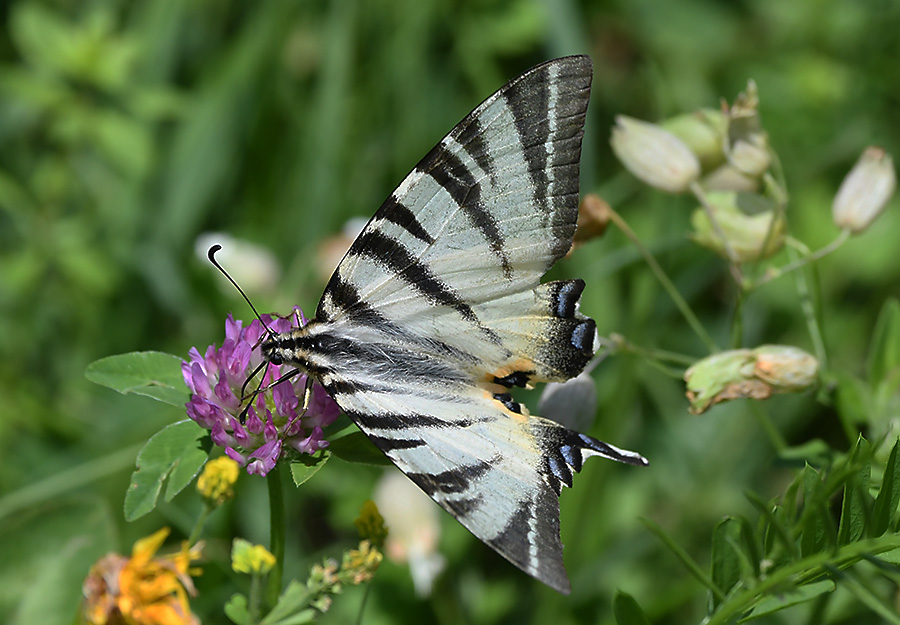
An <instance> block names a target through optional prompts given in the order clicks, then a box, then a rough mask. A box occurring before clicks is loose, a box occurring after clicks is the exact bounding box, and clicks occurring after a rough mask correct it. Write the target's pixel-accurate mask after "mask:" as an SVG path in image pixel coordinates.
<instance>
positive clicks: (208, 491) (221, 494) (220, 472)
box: [197, 456, 240, 506]
mask: <svg viewBox="0 0 900 625" xmlns="http://www.w3.org/2000/svg"><path fill="white" fill-rule="evenodd" d="M238 475H240V466H239V465H238V463H237V462H235V461H234V460H232V459H231V458H229V457H228V456H220V457H218V458H216V459H214V460H210V461H209V462H207V463H206V466H204V467H203V472H202V473H201V474H200V477H199V478H197V490H198V491H199V492H200V494H201V495H202V496H203V497H205V498H206V499H207V500H209V501H210V502H212V503H214V504H215V505H217V506H220V505H222V504H223V503H224V502H226V501H228V500H229V499H231V498H232V497H234V488H233V487H234V483H235V482H237V479H238Z"/></svg>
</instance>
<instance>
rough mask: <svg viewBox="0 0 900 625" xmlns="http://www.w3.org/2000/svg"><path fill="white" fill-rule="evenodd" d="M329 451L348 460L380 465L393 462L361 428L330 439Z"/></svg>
mask: <svg viewBox="0 0 900 625" xmlns="http://www.w3.org/2000/svg"><path fill="white" fill-rule="evenodd" d="M328 451H330V452H331V453H333V454H334V455H335V456H337V457H338V458H340V459H341V460H346V461H347V462H356V463H360V464H375V465H380V466H385V465H389V464H391V461H390V460H388V457H387V456H385V455H384V453H382V452H381V450H380V449H378V448H377V447H376V446H375V445H373V444H372V441H370V440H369V439H368V438H367V437H366V435H365V434H363V433H362V432H360V431H359V430H357V431H355V432H351V433H350V434H347V435H346V436H342V437H340V438H337V439H334V440H332V441H330V442H329V444H328Z"/></svg>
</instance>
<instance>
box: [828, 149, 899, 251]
mask: <svg viewBox="0 0 900 625" xmlns="http://www.w3.org/2000/svg"><path fill="white" fill-rule="evenodd" d="M896 183H897V179H896V175H895V173H894V162H893V159H891V155H890V154H888V153H887V152H885V151H884V150H883V149H881V148H878V147H869V148H866V150H865V151H864V152H863V153H862V156H860V157H859V160H858V161H857V162H856V165H854V166H853V169H851V170H850V173H848V174H847V177H846V178H844V181H843V182H842V183H841V187H840V189H838V192H837V195H835V196H834V204H833V205H832V214H833V216H834V223H835V224H837V226H838V227H839V228H841V229H842V230H849V231H850V232H852V233H854V234H857V233H860V232H862V231H863V230H865V229H866V228H868V227H869V224H871V223H872V222H873V221H875V218H876V217H878V215H880V214H881V211H882V210H884V207H885V206H887V203H888V201H889V200H890V199H891V196H892V195H893V194H894V187H895V186H896Z"/></svg>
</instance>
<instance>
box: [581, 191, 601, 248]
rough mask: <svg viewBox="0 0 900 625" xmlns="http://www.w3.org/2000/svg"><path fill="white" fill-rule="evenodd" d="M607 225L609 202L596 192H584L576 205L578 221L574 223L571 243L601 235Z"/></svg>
mask: <svg viewBox="0 0 900 625" xmlns="http://www.w3.org/2000/svg"><path fill="white" fill-rule="evenodd" d="M608 225H609V204H607V203H606V200H604V199H603V198H602V197H600V196H599V195H597V194H596V193H586V194H585V195H584V197H582V198H581V203H580V204H579V205H578V223H577V224H575V238H574V242H573V245H581V244H582V243H584V242H586V241H589V240H591V239H594V238H597V237H602V236H603V233H604V232H606V226H608Z"/></svg>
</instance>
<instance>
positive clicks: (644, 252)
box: [609, 208, 719, 354]
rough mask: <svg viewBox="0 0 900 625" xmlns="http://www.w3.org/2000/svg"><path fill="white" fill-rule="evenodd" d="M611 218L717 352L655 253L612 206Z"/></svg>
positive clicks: (683, 312)
mask: <svg viewBox="0 0 900 625" xmlns="http://www.w3.org/2000/svg"><path fill="white" fill-rule="evenodd" d="M609 218H610V220H611V221H612V222H613V223H614V224H616V226H617V227H618V228H619V230H621V231H622V233H623V234H624V235H625V236H626V237H628V239H629V240H630V241H631V242H632V243H633V244H634V246H635V247H636V248H637V250H638V252H639V253H640V254H641V256H642V257H643V258H644V262H646V263H647V265H648V266H649V267H650V271H652V272H653V275H654V276H656V279H657V280H659V283H660V284H661V285H662V287H663V289H665V291H666V293H668V294H669V297H670V298H672V301H673V302H674V303H675V306H676V307H677V308H678V310H679V311H681V314H682V315H683V316H684V318H685V320H686V321H687V322H688V325H690V326H691V329H693V330H694V332H695V333H696V334H697V336H698V337H700V340H701V341H703V343H705V344H706V347H707V349H709V351H710V353H712V354H715V353H716V352H718V351H719V346H718V345H716V343H715V341H713V340H712V337H711V336H710V335H709V334H708V333H707V332H706V330H704V329H703V326H702V325H701V324H700V320H699V319H697V316H696V315H694V312H693V311H692V310H691V309H690V307H689V306H688V305H687V302H685V301H684V298H683V297H681V293H679V292H678V289H676V288H675V285H674V284H672V281H671V280H669V277H668V276H667V275H666V273H665V272H664V271H663V270H662V267H660V266H659V263H657V262H656V259H655V258H654V257H653V254H651V253H650V250H648V249H647V248H646V247H645V246H644V244H643V243H641V240H640V239H639V238H638V237H637V235H636V234H635V233H634V231H633V230H632V229H631V228H630V227H629V226H628V223H626V221H625V220H624V219H623V218H622V216H621V215H619V213H617V212H616V211H615V210H613V209H612V208H610V209H609Z"/></svg>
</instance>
